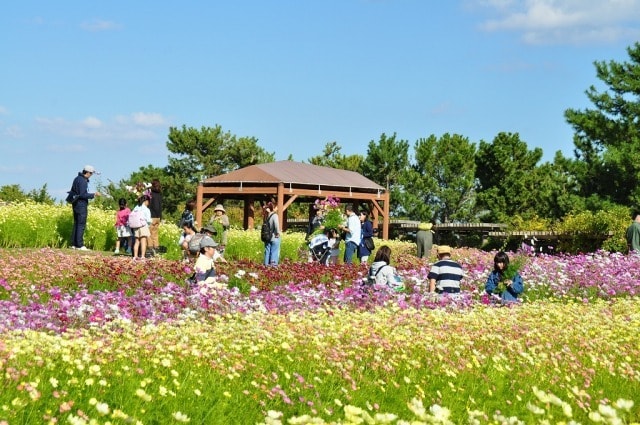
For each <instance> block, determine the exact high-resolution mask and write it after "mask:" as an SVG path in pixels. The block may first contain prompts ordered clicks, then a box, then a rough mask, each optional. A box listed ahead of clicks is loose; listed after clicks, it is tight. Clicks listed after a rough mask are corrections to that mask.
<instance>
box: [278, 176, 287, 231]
mask: <svg viewBox="0 0 640 425" xmlns="http://www.w3.org/2000/svg"><path fill="white" fill-rule="evenodd" d="M284 219H285V213H284V183H278V221H279V222H280V229H282V230H283V231H284V230H286V229H285V228H284V226H285V221H284Z"/></svg>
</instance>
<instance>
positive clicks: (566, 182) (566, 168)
mask: <svg viewBox="0 0 640 425" xmlns="http://www.w3.org/2000/svg"><path fill="white" fill-rule="evenodd" d="M574 166H575V161H572V160H570V159H568V158H565V157H564V156H563V155H562V152H560V151H558V152H556V156H555V158H554V160H553V162H552V163H549V162H545V163H544V164H542V165H541V166H539V167H536V169H535V171H534V173H535V180H536V181H537V182H538V184H537V186H536V190H537V203H536V205H535V211H536V214H537V215H539V216H540V217H542V218H544V219H549V220H551V221H558V220H560V219H562V217H564V216H565V215H567V214H569V213H570V212H578V211H582V210H584V209H585V201H584V199H583V198H582V197H581V196H580V195H579V184H578V181H577V179H576V177H575V172H574V171H573V170H574Z"/></svg>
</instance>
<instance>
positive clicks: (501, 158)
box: [476, 133, 542, 223]
mask: <svg viewBox="0 0 640 425" xmlns="http://www.w3.org/2000/svg"><path fill="white" fill-rule="evenodd" d="M540 158H542V149H540V148H535V149H534V150H533V151H529V150H528V148H527V144H526V143H525V142H523V141H521V140H520V136H519V135H518V133H500V134H498V135H497V136H496V137H495V138H494V140H493V142H492V143H486V142H484V141H482V142H480V146H479V149H478V153H477V155H476V167H477V169H476V177H477V178H478V182H479V185H480V187H479V190H478V198H477V200H478V205H479V206H480V207H482V208H483V209H484V210H485V211H487V213H486V215H485V217H483V219H484V220H486V221H490V222H497V223H504V222H507V221H508V219H509V217H510V216H513V215H516V214H520V215H522V216H524V217H528V216H532V215H533V214H535V212H536V208H537V205H538V187H539V181H538V177H537V174H536V164H537V163H538V161H539V160H540Z"/></svg>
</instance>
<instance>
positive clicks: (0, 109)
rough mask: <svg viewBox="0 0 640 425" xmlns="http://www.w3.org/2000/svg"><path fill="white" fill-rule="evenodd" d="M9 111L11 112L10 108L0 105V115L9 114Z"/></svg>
mask: <svg viewBox="0 0 640 425" xmlns="http://www.w3.org/2000/svg"><path fill="white" fill-rule="evenodd" d="M8 113H9V110H8V109H7V108H5V107H4V106H2V105H0V115H7V114H8Z"/></svg>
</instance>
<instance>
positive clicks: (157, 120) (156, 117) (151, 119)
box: [132, 112, 167, 127]
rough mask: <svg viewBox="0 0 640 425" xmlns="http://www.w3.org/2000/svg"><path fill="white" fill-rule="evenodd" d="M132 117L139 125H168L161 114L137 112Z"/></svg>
mask: <svg viewBox="0 0 640 425" xmlns="http://www.w3.org/2000/svg"><path fill="white" fill-rule="evenodd" d="M132 116H133V122H134V123H136V124H138V125H144V126H149V127H165V126H166V125H167V121H166V119H165V118H164V117H163V116H162V115H160V114H154V113H145V112H135V113H134V114H133V115H132Z"/></svg>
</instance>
